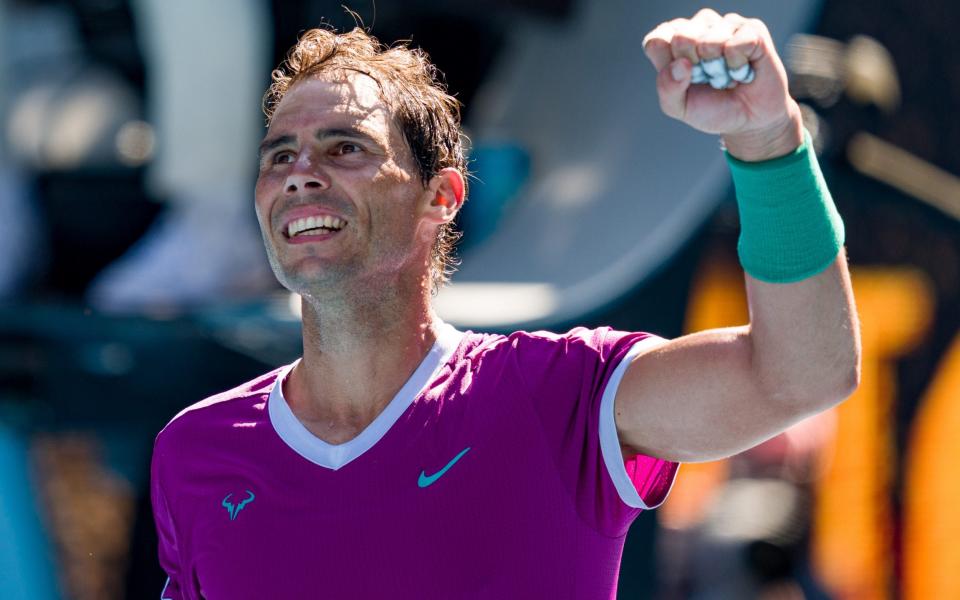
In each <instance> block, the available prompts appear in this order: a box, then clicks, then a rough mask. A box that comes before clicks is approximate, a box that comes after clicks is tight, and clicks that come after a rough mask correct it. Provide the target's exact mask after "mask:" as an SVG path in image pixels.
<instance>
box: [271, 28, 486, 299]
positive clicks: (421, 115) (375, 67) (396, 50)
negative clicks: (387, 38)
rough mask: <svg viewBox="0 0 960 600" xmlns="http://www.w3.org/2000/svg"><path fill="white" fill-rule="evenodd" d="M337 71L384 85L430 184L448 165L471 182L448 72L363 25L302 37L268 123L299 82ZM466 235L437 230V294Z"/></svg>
mask: <svg viewBox="0 0 960 600" xmlns="http://www.w3.org/2000/svg"><path fill="white" fill-rule="evenodd" d="M331 71H334V72H335V71H355V72H358V73H363V74H364V75H367V76H369V77H370V78H372V79H373V80H374V81H376V82H377V84H378V85H379V86H380V93H381V96H382V99H383V101H384V103H385V104H386V105H387V106H388V108H390V110H391V112H392V114H393V116H394V118H395V119H396V122H397V124H398V125H399V128H400V131H401V133H402V134H403V137H404V139H405V140H406V142H407V145H408V146H409V147H410V150H411V152H412V154H413V157H414V160H415V161H416V163H417V170H418V171H419V173H420V178H421V180H422V181H423V183H424V185H426V184H427V182H429V181H430V179H431V178H432V177H433V176H434V175H436V174H437V173H438V172H439V171H440V170H441V169H444V168H446V167H453V168H455V169H458V170H459V171H460V172H461V173H463V175H464V183H465V184H466V178H467V161H466V159H465V157H464V149H463V148H464V142H465V136H464V135H463V132H462V131H461V130H460V102H459V101H458V100H457V99H456V98H454V97H453V96H451V95H450V94H449V93H447V86H446V83H445V81H444V80H443V74H442V73H441V72H440V71H439V70H437V68H436V67H435V66H434V65H433V63H431V62H430V59H429V57H428V56H427V54H426V53H425V52H423V51H422V50H420V49H419V48H411V47H409V46H408V45H407V44H406V43H405V42H400V43H397V44H394V45H393V46H386V45H384V44H382V43H380V41H378V40H377V38H375V37H373V36H372V35H370V34H369V33H367V32H366V31H364V30H362V29H360V28H359V27H356V28H354V29H353V30H351V31H349V32H346V33H337V32H336V31H334V30H332V29H325V28H318V29H311V30H309V31H307V32H306V33H304V34H303V35H302V36H301V37H300V39H299V40H298V41H297V43H296V45H295V46H293V48H291V49H290V52H289V53H288V54H287V59H286V60H285V61H284V62H283V63H282V64H281V65H280V67H279V68H277V69H275V70H274V71H273V73H272V80H273V82H272V83H271V84H270V88H269V89H268V90H267V92H266V94H264V97H263V112H264V114H265V115H266V116H267V123H268V124H269V123H270V120H271V119H272V117H273V113H274V111H275V110H276V108H277V106H278V105H279V104H280V101H281V100H283V96H284V95H285V94H286V93H287V91H289V90H290V88H291V87H292V86H293V85H295V84H296V83H298V82H300V81H302V80H304V79H308V78H310V77H313V76H316V75H318V74H320V73H325V72H331ZM464 194H466V190H464ZM460 236H461V233H460V232H459V231H458V230H457V229H456V227H455V226H454V225H453V223H447V224H444V225H442V226H441V227H440V228H439V230H438V232H437V238H436V240H435V241H434V244H433V249H432V252H431V282H432V284H433V290H434V292H436V291H437V290H439V289H440V287H441V286H443V284H444V283H446V282H447V281H448V280H449V279H450V275H452V274H453V272H454V271H455V270H456V266H457V264H459V260H458V259H457V258H456V256H455V255H454V246H455V245H456V243H457V241H458V240H459V239H460Z"/></svg>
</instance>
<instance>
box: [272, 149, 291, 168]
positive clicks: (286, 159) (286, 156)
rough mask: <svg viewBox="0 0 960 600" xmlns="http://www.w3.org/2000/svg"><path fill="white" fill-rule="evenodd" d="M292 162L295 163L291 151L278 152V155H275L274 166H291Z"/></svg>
mask: <svg viewBox="0 0 960 600" xmlns="http://www.w3.org/2000/svg"><path fill="white" fill-rule="evenodd" d="M292 162H293V152H290V151H289V150H284V151H281V152H277V153H276V154H274V155H273V164H275V165H283V164H289V163H292Z"/></svg>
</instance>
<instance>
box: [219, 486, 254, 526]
mask: <svg viewBox="0 0 960 600" xmlns="http://www.w3.org/2000/svg"><path fill="white" fill-rule="evenodd" d="M232 495H233V492H230V493H229V494H227V496H226V497H225V498H224V499H223V501H222V502H220V504H221V506H223V507H224V508H225V509H227V512H228V513H230V520H231V521H233V520H234V519H236V518H237V515H238V514H240V511H241V510H243V507H244V506H246V505H248V504H250V503H251V502H253V499H254V498H256V496H254V495H253V492H251V491H250V490H247V497H246V498H244V499H243V500H241V501H240V504H234V503H233V502H230V496H232Z"/></svg>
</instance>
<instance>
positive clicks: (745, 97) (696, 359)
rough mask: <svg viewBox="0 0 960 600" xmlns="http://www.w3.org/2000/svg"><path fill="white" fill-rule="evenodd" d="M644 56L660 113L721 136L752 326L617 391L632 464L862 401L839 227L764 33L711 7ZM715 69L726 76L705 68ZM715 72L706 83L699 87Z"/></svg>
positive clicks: (692, 346) (757, 434)
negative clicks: (635, 457) (636, 458)
mask: <svg viewBox="0 0 960 600" xmlns="http://www.w3.org/2000/svg"><path fill="white" fill-rule="evenodd" d="M644 51H645V52H646V54H647V56H648V58H649V59H650V60H651V62H652V63H653V64H654V66H655V67H656V68H657V70H658V72H659V75H658V77H657V92H658V94H659V97H660V105H661V108H662V109H663V111H664V112H665V113H666V114H667V115H668V116H670V117H673V118H676V119H678V120H681V121H683V122H685V123H687V124H689V125H690V126H692V127H694V128H696V129H699V130H701V131H704V132H707V133H713V134H719V135H721V136H722V138H723V141H724V144H725V146H726V150H727V152H728V159H729V162H730V166H731V169H732V171H733V176H734V184H735V186H736V189H737V200H738V203H739V208H740V215H741V239H740V245H739V252H740V259H741V263H742V264H743V265H744V268H745V272H746V274H745V279H746V290H747V298H748V302H749V308H750V323H749V324H748V325H745V326H742V327H733V328H727V329H714V330H709V331H702V332H698V333H694V334H691V335H687V336H684V337H681V338H678V339H675V340H671V341H666V342H664V343H662V344H660V345H657V346H649V347H647V348H646V350H645V351H644V352H643V353H642V354H640V355H639V356H637V357H635V358H634V360H633V362H632V364H631V365H630V366H629V368H628V369H627V372H626V374H625V376H624V378H623V380H622V381H621V383H620V387H619V388H618V392H617V398H616V404H615V409H616V423H617V431H618V435H619V439H620V443H621V446H622V448H623V451H624V455H625V456H630V455H632V454H636V453H643V454H649V455H652V456H656V457H659V458H665V459H671V460H678V461H685V462H695V461H702V460H712V459H717V458H721V457H725V456H729V455H731V454H735V453H737V452H740V451H742V450H745V449H747V448H749V447H751V446H754V445H756V444H758V443H760V442H762V441H764V440H766V439H768V438H770V437H772V436H774V435H776V434H777V433H779V432H781V431H783V430H784V429H786V428H787V427H789V426H790V425H792V424H793V423H796V422H797V421H799V420H801V419H803V418H804V417H807V416H809V415H812V414H814V413H816V412H819V411H822V410H825V409H827V408H829V407H831V406H833V405H835V404H837V403H838V402H840V401H842V400H843V399H844V398H846V397H847V396H849V395H850V394H851V393H852V392H853V390H854V389H856V386H857V383H858V381H859V364H860V338H859V328H858V323H857V315H856V308H855V306H854V302H853V294H852V291H851V288H850V277H849V274H848V272H847V266H846V255H845V253H844V252H843V250H842V242H843V226H842V223H841V222H840V220H839V216H838V215H837V214H836V209H835V208H834V207H833V203H832V200H831V199H830V195H829V192H828V191H827V189H826V185H825V184H824V182H823V179H822V176H821V175H820V172H819V167H818V166H817V164H816V158H815V157H814V155H813V150H812V148H809V147H808V143H807V142H805V139H804V130H803V126H802V122H801V119H800V110H799V107H798V106H797V103H796V102H795V101H794V100H793V99H792V98H791V97H790V95H789V92H788V89H787V76H786V71H785V69H784V68H783V64H782V63H781V61H780V59H779V57H778V56H777V54H776V51H775V49H774V46H773V42H772V40H771V39H770V34H769V32H768V31H767V28H766V26H764V24H763V23H762V22H760V21H758V20H756V19H745V18H743V17H741V16H740V15H736V14H727V15H724V16H721V15H719V14H717V13H716V12H714V11H712V10H709V9H705V10H702V11H700V12H699V13H697V15H695V16H694V17H693V18H692V19H675V20H673V21H670V22H667V23H663V24H661V25H660V26H658V27H657V28H656V29H654V30H653V31H652V32H650V34H648V35H647V37H646V38H645V39H644ZM716 58H723V59H725V61H726V66H725V68H724V70H725V71H726V73H723V71H721V70H719V69H716V65H717V64H718V63H716V62H714V63H709V62H708V61H710V59H716ZM719 64H722V63H719ZM748 64H749V65H750V70H752V73H750V72H749V70H748V69H746V68H745V66H746V65H748ZM695 65H698V66H697V67H696V68H695V67H694V66H695ZM704 66H705V67H706V68H704ZM700 69H703V70H704V71H706V72H707V73H706V75H704V74H703V73H702V72H701V71H700ZM711 72H712V73H714V74H715V75H714V76H713V77H712V81H711V82H710V84H711V85H696V84H694V83H693V82H692V78H702V77H709V76H710V73H711ZM731 75H732V77H731ZM737 80H740V81H746V82H747V83H737ZM697 81H702V79H697ZM715 88H720V89H715Z"/></svg>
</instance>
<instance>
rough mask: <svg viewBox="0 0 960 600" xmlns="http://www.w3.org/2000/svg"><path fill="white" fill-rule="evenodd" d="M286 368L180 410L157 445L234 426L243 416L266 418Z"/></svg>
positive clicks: (163, 430)
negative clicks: (267, 402)
mask: <svg viewBox="0 0 960 600" xmlns="http://www.w3.org/2000/svg"><path fill="white" fill-rule="evenodd" d="M288 368H289V365H287V366H283V367H278V368H276V369H274V370H272V371H270V372H268V373H264V374H263V375H260V376H259V377H256V378H255V379H252V380H250V381H247V382H245V383H243V384H241V385H238V386H237V387H235V388H233V389H230V390H227V391H225V392H221V393H219V394H215V395H213V396H210V397H208V398H205V399H203V400H201V401H199V402H197V403H195V404H191V405H190V406H188V407H187V408H185V409H183V410H181V411H180V412H179V413H177V415H176V416H174V417H173V418H172V419H171V420H170V422H169V423H167V425H166V426H165V427H164V428H163V429H162V430H161V431H160V433H159V434H158V435H157V443H160V441H161V440H163V439H168V438H172V437H173V438H175V437H180V436H182V435H190V434H192V433H197V430H198V429H208V428H212V427H216V426H217V425H218V424H222V423H229V422H236V421H237V419H243V418H244V417H245V416H250V417H257V416H260V415H262V414H265V413H266V411H265V407H266V401H267V398H268V397H269V395H270V391H271V390H272V389H273V386H274V384H275V383H276V381H277V379H278V377H280V376H281V375H282V374H283V373H284V372H285V371H286V370H287V369H288Z"/></svg>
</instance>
